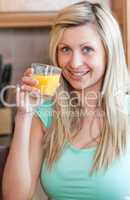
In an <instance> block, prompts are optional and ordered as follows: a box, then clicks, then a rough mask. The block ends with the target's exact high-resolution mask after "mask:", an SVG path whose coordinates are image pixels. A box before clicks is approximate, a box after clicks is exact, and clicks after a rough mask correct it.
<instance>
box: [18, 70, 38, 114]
mask: <svg viewBox="0 0 130 200" xmlns="http://www.w3.org/2000/svg"><path fill="white" fill-rule="evenodd" d="M32 75H33V69H32V68H28V69H27V70H26V71H25V72H24V75H23V77H22V79H21V86H17V88H16V104H17V107H18V111H20V112H23V113H28V112H30V113H31V112H32V113H33V111H34V110H35V108H36V107H37V106H39V105H40V104H41V103H42V98H41V95H40V90H39V89H37V88H36V87H35V86H36V85H37V84H38V81H37V80H35V79H33V76H32Z"/></svg>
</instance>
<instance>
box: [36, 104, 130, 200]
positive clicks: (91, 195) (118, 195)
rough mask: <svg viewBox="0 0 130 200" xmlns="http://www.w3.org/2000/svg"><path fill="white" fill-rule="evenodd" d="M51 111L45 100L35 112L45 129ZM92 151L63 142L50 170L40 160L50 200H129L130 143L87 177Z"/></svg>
mask: <svg viewBox="0 0 130 200" xmlns="http://www.w3.org/2000/svg"><path fill="white" fill-rule="evenodd" d="M129 102H130V101H129ZM128 109H129V110H130V104H129V106H128ZM46 111H48V112H46ZM51 112H52V104H51V102H49V101H47V102H45V103H44V104H43V105H42V106H40V107H39V108H38V110H37V114H38V115H39V117H40V118H41V120H42V121H43V123H44V124H45V126H46V127H49V126H50V125H51V120H52V117H51ZM95 152H96V147H93V148H87V149H78V148H76V147H75V146H73V145H72V144H70V143H68V142H66V144H65V147H64V151H63V152H62V154H61V156H60V158H59V159H58V161H57V162H56V164H55V165H54V166H53V168H52V169H51V171H50V170H48V168H47V166H46V162H45V161H44V162H43V165H42V169H41V177H40V179H41V185H42V186H43V189H44V191H45V192H46V193H47V195H48V196H49V197H51V199H53V200H130V142H129V143H128V147H127V151H126V153H125V154H123V155H122V157H120V158H118V159H116V160H115V161H114V162H113V163H112V165H111V166H109V168H108V169H107V171H104V170H103V169H102V170H99V171H98V172H97V173H96V172H95V173H94V174H93V175H92V176H90V175H89V172H90V169H91V167H92V164H93V157H94V154H95Z"/></svg>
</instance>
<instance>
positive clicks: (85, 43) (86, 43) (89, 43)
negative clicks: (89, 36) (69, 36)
mask: <svg viewBox="0 0 130 200" xmlns="http://www.w3.org/2000/svg"><path fill="white" fill-rule="evenodd" d="M84 45H93V44H92V43H91V42H84V43H81V44H80V46H81V47H82V46H84Z"/></svg>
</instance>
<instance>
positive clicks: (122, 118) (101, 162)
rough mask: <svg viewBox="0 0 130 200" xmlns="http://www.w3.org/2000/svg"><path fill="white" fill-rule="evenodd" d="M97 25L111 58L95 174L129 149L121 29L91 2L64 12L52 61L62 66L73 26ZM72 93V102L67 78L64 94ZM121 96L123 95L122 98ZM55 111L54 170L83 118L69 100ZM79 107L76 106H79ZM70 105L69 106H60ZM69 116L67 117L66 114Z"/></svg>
mask: <svg viewBox="0 0 130 200" xmlns="http://www.w3.org/2000/svg"><path fill="white" fill-rule="evenodd" d="M88 23H95V24H96V27H97V31H98V34H99V36H100V38H101V41H102V43H103V45H104V48H105V52H106V55H107V66H106V71H105V76H104V81H103V86H102V90H101V102H102V107H103V110H104V112H105V117H104V126H103V129H102V130H101V139H100V141H99V144H98V146H97V150H96V153H95V157H94V163H93V167H92V171H94V170H98V169H101V168H102V167H108V166H109V165H110V164H111V163H112V161H113V160H114V159H115V158H116V157H117V156H119V155H121V153H122V152H124V151H125V149H126V147H127V135H128V115H127V113H124V112H125V111H123V110H121V107H120V105H125V104H126V102H125V97H126V90H127V89H128V88H127V87H125V84H126V86H127V81H128V69H127V65H126V61H125V54H124V48H123V42H122V36H121V32H120V29H119V25H118V23H117V22H116V20H115V19H114V17H113V16H112V14H111V13H110V11H109V10H108V9H107V8H105V7H104V6H103V5H101V4H99V3H95V4H92V3H90V2H87V1H83V2H80V3H76V4H73V5H70V6H68V7H66V8H64V9H62V10H61V11H60V12H59V14H58V15H57V17H56V19H55V22H54V24H53V27H52V31H51V38H50V58H51V60H52V62H53V64H54V65H58V61H57V47H58V43H59V41H60V39H61V37H62V35H63V32H64V31H65V30H66V29H67V28H69V27H72V26H80V25H84V24H86V25H87V24H88ZM61 89H62V90H64V91H66V92H67V93H68V95H69V98H70V99H71V98H72V97H73V95H72V96H71V91H72V87H71V86H70V85H69V84H68V83H67V81H66V80H65V79H64V78H63V81H62V86H61V88H59V91H60V90H61ZM118 93H119V95H118ZM60 103H61V104H56V105H55V109H56V111H57V112H58V111H59V112H58V114H59V115H58V117H53V118H54V119H53V125H52V127H51V128H50V129H49V131H48V134H46V135H47V137H46V140H44V141H45V144H44V147H45V158H46V160H47V164H48V167H52V165H53V164H54V162H56V160H57V159H58V156H60V153H61V152H62V150H63V149H64V144H65V141H66V140H69V139H71V138H72V136H75V134H76V132H77V131H79V130H80V128H81V122H82V117H81V116H78V117H76V116H74V115H73V114H72V112H71V111H72V110H73V111H76V110H78V111H81V108H80V106H75V107H73V108H72V107H71V105H70V104H69V100H68V101H67V100H65V99H64V100H63V99H62V100H60ZM75 103H76V102H75ZM60 105H66V106H60ZM65 113H66V114H65Z"/></svg>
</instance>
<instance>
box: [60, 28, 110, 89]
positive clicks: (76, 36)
mask: <svg viewBox="0 0 130 200" xmlns="http://www.w3.org/2000/svg"><path fill="white" fill-rule="evenodd" d="M58 64H59V66H60V67H61V68H64V69H65V70H63V76H64V77H65V78H66V80H67V81H68V82H69V83H70V85H71V86H72V87H73V88H75V89H77V90H81V89H85V88H90V89H96V90H97V89H100V88H101V84H102V81H103V76H104V72H105V66H106V56H105V50H104V47H103V44H102V42H101V39H100V37H99V35H98V33H97V30H96V26H95V25H94V24H87V25H82V26H77V27H70V28H67V29H66V30H65V31H64V33H63V36H62V38H61V40H60V42H59V44H58Z"/></svg>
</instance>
